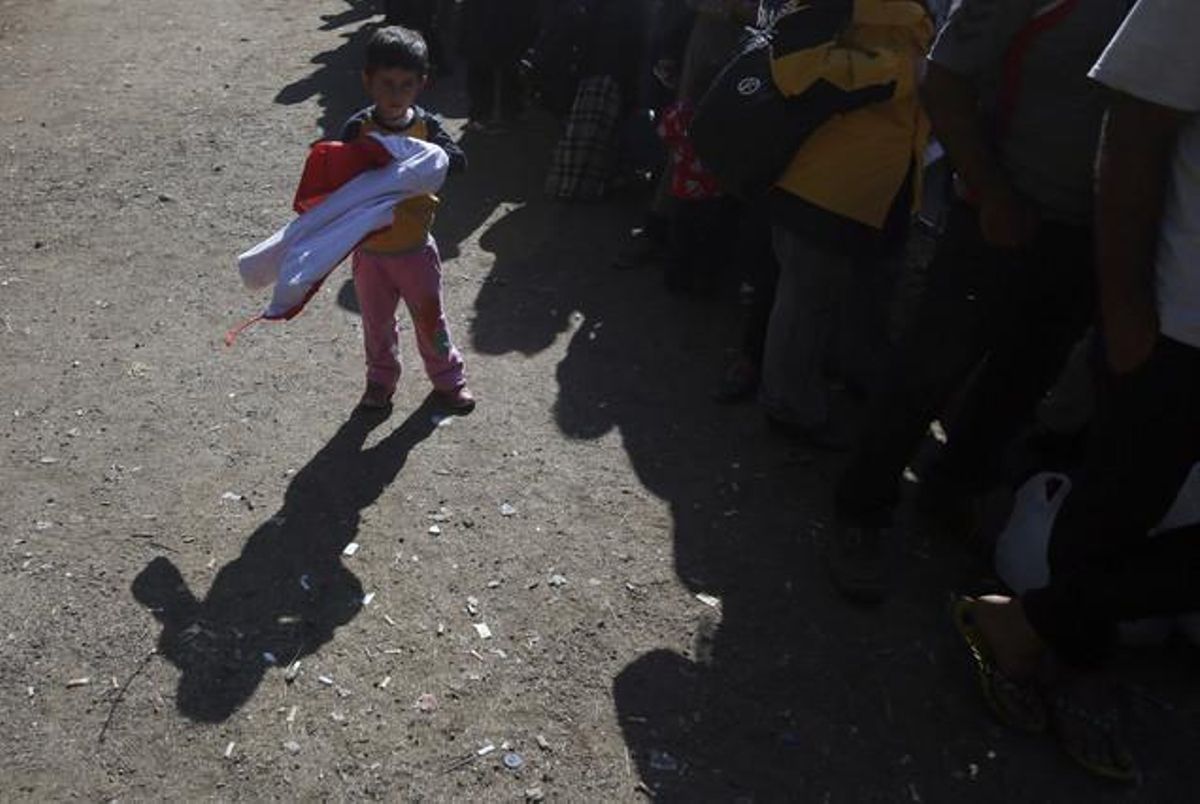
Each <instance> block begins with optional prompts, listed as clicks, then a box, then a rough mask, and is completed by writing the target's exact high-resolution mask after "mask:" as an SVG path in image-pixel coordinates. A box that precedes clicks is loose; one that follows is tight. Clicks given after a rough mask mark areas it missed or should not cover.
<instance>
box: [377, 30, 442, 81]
mask: <svg viewBox="0 0 1200 804" xmlns="http://www.w3.org/2000/svg"><path fill="white" fill-rule="evenodd" d="M389 67H400V68H402V69H405V70H411V71H412V72H414V73H417V74H418V75H420V76H425V75H427V74H428V73H429V46H428V45H427V44H425V37H423V36H421V34H419V33H417V32H416V31H412V30H409V29H408V28H401V27H400V26H399V25H389V26H387V27H386V28H377V29H376V30H375V33H373V34H371V38H370V39H368V40H367V63H366V66H365V68H364V69H366V71H367V72H368V73H373V72H375V71H376V70H380V69H388V68H389Z"/></svg>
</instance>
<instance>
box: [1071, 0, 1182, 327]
mask: <svg viewBox="0 0 1200 804" xmlns="http://www.w3.org/2000/svg"><path fill="white" fill-rule="evenodd" d="M1091 76H1092V77H1093V78H1095V79H1096V80H1097V81H1099V82H1101V83H1102V84H1105V85H1106V86H1109V87H1112V88H1113V89H1115V90H1118V91H1120V92H1124V93H1125V94H1127V95H1132V96H1134V97H1136V98H1140V99H1142V100H1145V101H1149V102H1150V103H1155V104H1158V105H1160V106H1166V107H1169V108H1172V109H1177V110H1179V111H1182V112H1190V113H1191V117H1189V118H1188V120H1187V121H1186V122H1185V123H1184V124H1183V127H1182V128H1181V129H1180V131H1179V138H1178V140H1177V142H1176V145H1175V154H1174V156H1173V157H1172V166H1171V176H1170V180H1169V184H1168V186H1167V198H1166V204H1165V207H1164V211H1163V220H1162V226H1161V232H1160V235H1159V246H1158V259H1157V264H1156V273H1157V286H1158V287H1157V295H1158V314H1159V319H1160V322H1161V329H1162V333H1163V334H1164V335H1166V336H1167V337H1168V338H1172V339H1174V340H1177V341H1181V342H1183V343H1186V344H1188V345H1189V346H1194V347H1196V348H1200V0H1138V3H1137V5H1136V6H1134V8H1133V10H1132V11H1131V12H1129V17H1128V18H1127V19H1126V20H1125V23H1124V24H1123V25H1122V26H1121V29H1120V30H1119V31H1117V35H1116V36H1115V37H1113V40H1112V42H1111V43H1109V46H1108V49H1107V50H1105V51H1104V54H1103V55H1102V56H1101V57H1100V60H1099V61H1098V62H1096V66H1095V67H1093V68H1092V71H1091Z"/></svg>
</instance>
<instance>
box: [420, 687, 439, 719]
mask: <svg viewBox="0 0 1200 804" xmlns="http://www.w3.org/2000/svg"><path fill="white" fill-rule="evenodd" d="M416 706H417V711H418V712H423V713H425V714H427V715H428V714H431V713H433V712H436V711H437V708H438V699H437V696H436V695H434V694H433V693H432V692H427V693H425V694H424V695H422V696H421V697H420V698H417V704H416Z"/></svg>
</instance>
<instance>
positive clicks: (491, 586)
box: [487, 581, 500, 589]
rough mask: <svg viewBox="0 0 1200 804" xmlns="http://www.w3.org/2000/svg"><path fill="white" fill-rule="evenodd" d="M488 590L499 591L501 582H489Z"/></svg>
mask: <svg viewBox="0 0 1200 804" xmlns="http://www.w3.org/2000/svg"><path fill="white" fill-rule="evenodd" d="M487 588H488V589H499V588H500V582H499V581H488V584H487Z"/></svg>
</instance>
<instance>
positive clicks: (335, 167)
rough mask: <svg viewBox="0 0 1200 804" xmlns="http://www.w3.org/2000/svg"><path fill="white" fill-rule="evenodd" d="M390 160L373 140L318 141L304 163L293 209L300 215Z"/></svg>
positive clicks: (379, 143) (390, 157) (386, 152)
mask: <svg viewBox="0 0 1200 804" xmlns="http://www.w3.org/2000/svg"><path fill="white" fill-rule="evenodd" d="M391 161H392V155H391V153H389V152H388V149H387V148H385V147H384V146H383V143H381V142H379V141H378V140H377V139H375V138H374V137H359V138H358V139H356V140H354V141H353V142H339V141H337V140H325V141H322V142H318V143H316V144H315V145H313V147H312V148H311V149H310V150H309V152H308V158H307V159H305V160H304V173H302V174H301V176H300V186H299V187H297V188H296V198H295V200H294V201H293V202H292V209H294V210H296V212H298V213H300V214H303V213H305V212H307V211H308V210H310V209H312V208H313V207H315V206H316V205H317V204H319V203H321V202H322V201H324V200H325V197H326V196H327V195H329V194H330V193H332V192H333V191H334V190H336V189H337V188H339V187H341V186H342V185H343V184H345V183H346V182H348V181H350V180H351V179H353V178H354V177H355V176H357V175H358V174H359V173H363V172H364V171H367V170H371V169H373V168H377V167H383V166H384V165H386V164H387V163H388V162H391Z"/></svg>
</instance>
